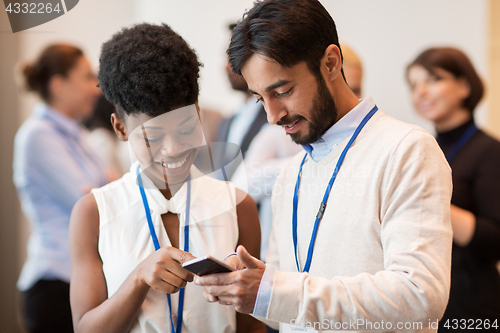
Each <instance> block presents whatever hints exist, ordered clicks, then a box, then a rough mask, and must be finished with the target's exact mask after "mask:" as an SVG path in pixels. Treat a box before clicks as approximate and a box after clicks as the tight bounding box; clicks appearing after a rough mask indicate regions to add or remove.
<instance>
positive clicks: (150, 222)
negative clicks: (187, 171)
mask: <svg viewBox="0 0 500 333" xmlns="http://www.w3.org/2000/svg"><path fill="white" fill-rule="evenodd" d="M137 182H138V183H139V189H140V191H141V197H142V203H143V205H144V210H145V211H146V218H147V220H148V226H149V233H150V234H151V238H152V239H153V244H154V245H155V250H156V251H158V250H159V249H160V243H159V242H158V237H156V232H155V228H154V226H153V220H152V219H151V212H150V211H149V204H148V198H147V197H146V193H145V192H144V187H143V185H142V178H141V173H140V166H139V165H138V166H137ZM190 206H191V175H188V178H187V196H186V220H185V221H186V222H185V225H184V251H185V252H189V209H190ZM184 291H185V288H181V290H180V291H179V307H178V309H177V329H176V330H175V329H174V319H173V318H172V300H171V298H170V294H167V302H168V308H169V312H170V325H171V328H172V333H181V331H182V311H183V310H184Z"/></svg>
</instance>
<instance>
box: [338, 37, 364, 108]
mask: <svg viewBox="0 0 500 333" xmlns="http://www.w3.org/2000/svg"><path fill="white" fill-rule="evenodd" d="M342 56H343V57H344V59H343V63H342V67H343V69H344V75H345V80H346V82H347V85H348V86H349V88H351V90H352V92H353V93H354V95H356V97H357V98H359V99H361V96H362V95H363V64H362V63H361V60H360V59H359V56H358V55H357V54H356V52H354V50H353V49H352V48H350V47H349V46H347V45H345V44H343V45H342Z"/></svg>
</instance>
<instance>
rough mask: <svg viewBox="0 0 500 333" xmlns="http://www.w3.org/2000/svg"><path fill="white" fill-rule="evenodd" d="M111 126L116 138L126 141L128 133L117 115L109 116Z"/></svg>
mask: <svg viewBox="0 0 500 333" xmlns="http://www.w3.org/2000/svg"><path fill="white" fill-rule="evenodd" d="M111 125H113V129H114V130H115V133H116V136H118V139H120V140H121V141H128V133H127V129H126V128H125V124H124V123H123V122H122V120H121V119H120V117H119V116H118V114H116V113H113V114H111Z"/></svg>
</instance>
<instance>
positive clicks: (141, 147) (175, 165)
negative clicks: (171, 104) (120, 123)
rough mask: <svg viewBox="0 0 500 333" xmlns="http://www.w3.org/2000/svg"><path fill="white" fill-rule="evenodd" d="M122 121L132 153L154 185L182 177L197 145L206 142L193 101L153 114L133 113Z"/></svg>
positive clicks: (198, 147)
mask: <svg viewBox="0 0 500 333" xmlns="http://www.w3.org/2000/svg"><path fill="white" fill-rule="evenodd" d="M125 124H126V127H127V132H128V133H130V134H129V135H128V141H129V142H130V146H131V148H132V151H133V152H134V155H135V157H136V158H137V160H138V161H139V163H140V164H141V168H142V169H143V170H144V171H145V172H146V174H147V175H148V177H150V178H151V180H153V182H154V183H155V184H156V185H157V186H158V184H162V183H168V184H170V185H171V184H180V183H182V182H183V181H185V179H186V178H187V175H188V174H189V170H190V168H191V165H192V164H193V161H194V159H195V157H196V154H197V153H198V151H199V149H200V146H202V145H203V144H205V141H204V136H203V132H202V129H201V123H200V119H199V117H198V112H197V108H196V106H195V105H190V106H187V107H183V108H180V109H176V110H172V111H169V112H167V113H164V114H162V115H160V116H157V117H154V118H151V117H149V116H147V115H145V114H143V113H141V114H133V115H130V116H126V121H125ZM159 188H164V187H159Z"/></svg>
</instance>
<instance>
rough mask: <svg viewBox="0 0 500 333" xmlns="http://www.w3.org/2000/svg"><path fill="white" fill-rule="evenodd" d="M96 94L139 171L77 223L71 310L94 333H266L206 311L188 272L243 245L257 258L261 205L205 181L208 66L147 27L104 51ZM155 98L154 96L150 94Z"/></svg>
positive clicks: (227, 313)
mask: <svg viewBox="0 0 500 333" xmlns="http://www.w3.org/2000/svg"><path fill="white" fill-rule="evenodd" d="M99 64H100V66H99V83H100V86H101V88H102V91H103V92H104V94H105V96H106V98H107V99H108V100H109V101H110V102H112V103H113V104H115V106H116V110H117V112H116V113H114V114H113V115H112V117H111V119H112V120H111V121H112V124H113V128H114V131H115V133H116V134H117V136H118V138H119V139H120V140H122V141H128V142H129V143H130V148H131V151H132V152H133V154H134V156H135V157H136V158H137V162H136V163H134V164H133V165H132V166H131V169H130V172H128V173H126V174H125V175H124V176H123V177H121V178H120V179H118V180H116V181H114V182H112V183H110V184H108V185H106V186H103V187H101V188H99V189H94V190H92V193H91V194H89V195H86V196H85V197H83V198H82V199H81V200H80V201H79V202H78V203H77V204H76V205H75V208H74V210H73V215H72V216H71V223H70V244H71V246H70V250H71V259H72V261H71V269H72V275H71V305H72V307H71V309H72V311H73V318H74V319H73V322H74V325H75V328H76V329H77V331H78V332H80V333H85V332H91V333H93V332H106V333H112V332H135V333H139V332H140V333H143V332H148V333H152V332H158V333H159V332H176V333H180V332H181V331H182V332H183V333H189V332H217V333H218V332H239V333H240V332H262V331H263V329H264V326H263V324H262V323H260V322H258V321H257V320H256V319H255V318H252V317H250V316H248V315H244V314H236V312H235V310H234V307H229V306H222V305H220V304H209V303H207V302H206V301H205V299H204V297H203V294H202V293H203V287H200V286H196V285H194V284H193V283H188V282H191V281H192V279H193V276H192V274H191V273H190V272H188V271H187V270H185V269H184V268H183V267H182V266H181V263H183V262H185V261H186V260H189V259H192V258H193V256H196V257H201V256H205V255H211V256H214V257H216V258H218V259H223V258H224V257H226V256H227V255H228V254H230V253H231V252H234V250H235V249H236V247H237V246H238V245H240V244H241V245H244V246H245V248H247V249H248V251H249V252H250V253H251V254H252V255H253V256H256V257H258V256H259V248H260V228H259V219H258V211H257V207H256V205H255V203H254V202H253V200H252V199H251V198H250V197H248V196H246V194H245V193H243V192H241V191H239V190H237V189H236V188H235V187H234V185H232V184H230V183H226V182H222V181H218V180H216V179H213V178H211V177H209V176H207V175H204V174H202V173H201V172H200V171H199V170H198V169H197V168H196V167H195V166H194V165H193V162H194V160H195V158H196V155H197V154H198V152H199V150H200V147H201V146H202V145H204V144H206V143H205V139H204V135H203V131H202V127H201V123H200V120H199V107H198V92H199V85H198V76H199V63H198V59H197V57H196V54H195V53H194V51H193V50H192V49H191V48H190V47H189V46H188V45H187V43H186V42H185V41H184V40H183V39H182V37H181V36H179V35H178V34H177V33H175V32H174V31H173V30H172V29H170V27H168V26H167V25H165V24H163V25H161V26H159V25H152V24H146V23H144V24H139V25H136V26H133V27H131V28H126V29H123V30H122V31H121V32H119V33H117V34H115V35H114V36H113V37H112V38H111V39H110V40H109V41H107V42H106V43H104V44H103V47H102V52H101V57H100V61H99ZM152 87H154V89H153V88H152Z"/></svg>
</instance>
